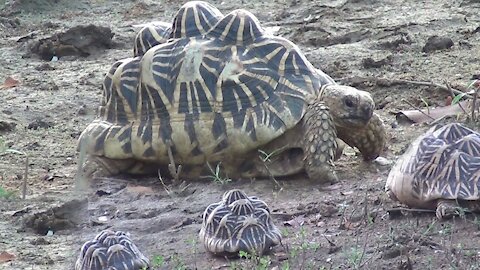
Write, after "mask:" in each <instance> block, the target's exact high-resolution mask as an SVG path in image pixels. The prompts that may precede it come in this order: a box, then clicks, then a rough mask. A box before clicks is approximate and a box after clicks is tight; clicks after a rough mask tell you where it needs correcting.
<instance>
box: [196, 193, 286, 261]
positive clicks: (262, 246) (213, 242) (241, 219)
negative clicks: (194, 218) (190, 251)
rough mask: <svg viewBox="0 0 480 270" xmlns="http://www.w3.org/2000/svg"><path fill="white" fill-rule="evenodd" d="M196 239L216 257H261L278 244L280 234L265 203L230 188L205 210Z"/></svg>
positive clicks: (280, 237)
mask: <svg viewBox="0 0 480 270" xmlns="http://www.w3.org/2000/svg"><path fill="white" fill-rule="evenodd" d="M199 238H200V241H201V242H202V243H203V245H204V246H205V248H206V249H207V250H208V251H209V252H212V253H213V254H216V255H222V256H238V253H239V252H240V251H245V252H248V253H254V254H258V255H261V254H263V253H265V252H268V251H269V250H270V248H271V247H273V246H276V245H278V244H280V242H281V239H282V234H281V232H280V230H279V229H278V228H277V226H275V224H273V221H272V219H271V217H270V209H269V208H268V206H267V204H266V203H265V202H264V201H262V200H260V199H258V198H257V197H254V196H247V194H246V193H245V192H243V191H242V190H239V189H232V190H229V191H227V192H225V194H224V195H223V198H222V200H221V201H220V202H218V203H212V204H211V205H209V206H208V207H207V208H206V209H205V211H204V213H203V222H202V228H201V230H200V233H199Z"/></svg>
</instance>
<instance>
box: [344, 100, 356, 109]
mask: <svg viewBox="0 0 480 270" xmlns="http://www.w3.org/2000/svg"><path fill="white" fill-rule="evenodd" d="M344 102H345V106H347V107H349V108H353V107H354V106H355V103H354V102H353V101H352V100H351V99H350V98H346V99H345V101H344Z"/></svg>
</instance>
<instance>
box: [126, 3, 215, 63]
mask: <svg viewBox="0 0 480 270" xmlns="http://www.w3.org/2000/svg"><path fill="white" fill-rule="evenodd" d="M221 18H223V14H222V13H221V12H220V11H219V10H218V9H217V8H216V7H214V6H212V5H211V4H209V3H206V2H203V1H190V2H187V3H186V4H184V5H183V6H182V7H181V8H180V9H179V10H178V11H177V13H176V15H175V17H174V20H173V23H172V24H170V23H166V22H151V23H148V24H147V25H145V26H144V27H143V28H142V29H140V31H139V32H138V33H137V35H136V37H135V43H134V47H133V56H134V57H137V56H142V55H144V54H145V53H146V52H147V51H148V50H149V49H150V48H152V47H154V46H156V45H159V44H163V43H166V42H167V41H168V40H169V39H176V38H188V37H194V36H201V35H205V34H206V33H207V32H208V31H209V30H210V29H212V27H213V26H214V25H215V24H216V23H217V22H218V21H219V20H220V19H221Z"/></svg>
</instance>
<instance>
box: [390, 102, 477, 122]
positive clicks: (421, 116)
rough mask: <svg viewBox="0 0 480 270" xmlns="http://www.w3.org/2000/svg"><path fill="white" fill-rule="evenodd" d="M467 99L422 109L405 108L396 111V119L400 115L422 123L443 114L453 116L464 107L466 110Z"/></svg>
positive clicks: (467, 105)
mask: <svg viewBox="0 0 480 270" xmlns="http://www.w3.org/2000/svg"><path fill="white" fill-rule="evenodd" d="M469 102H470V101H469V100H464V101H462V102H459V103H457V104H454V105H450V106H445V107H437V108H430V109H428V110H427V109H423V110H421V111H420V110H406V111H401V112H398V113H396V117H397V121H400V120H401V118H402V117H406V118H407V119H409V120H410V121H412V122H413V123H424V122H430V121H434V120H437V119H439V118H442V117H444V116H453V115H457V114H459V113H464V111H463V110H464V109H465V110H467V111H468V109H467V108H468V107H469ZM462 108H463V109H462Z"/></svg>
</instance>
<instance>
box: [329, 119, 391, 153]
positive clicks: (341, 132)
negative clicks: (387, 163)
mask: <svg viewBox="0 0 480 270" xmlns="http://www.w3.org/2000/svg"><path fill="white" fill-rule="evenodd" d="M337 132H338V137H339V138H340V139H342V140H343V141H344V142H345V143H346V144H348V145H350V146H351V147H356V148H358V150H360V152H361V153H362V155H363V158H364V159H365V160H373V159H376V158H377V157H378V156H379V155H380V154H381V153H382V152H383V150H384V148H385V144H386V141H387V133H386V131H385V127H384V125H383V121H382V120H381V119H380V117H379V116H378V115H377V114H373V115H372V118H371V119H370V121H369V122H368V124H367V125H366V126H365V128H354V129H353V128H352V129H349V128H345V127H337Z"/></svg>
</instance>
